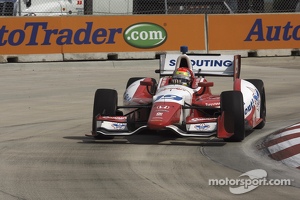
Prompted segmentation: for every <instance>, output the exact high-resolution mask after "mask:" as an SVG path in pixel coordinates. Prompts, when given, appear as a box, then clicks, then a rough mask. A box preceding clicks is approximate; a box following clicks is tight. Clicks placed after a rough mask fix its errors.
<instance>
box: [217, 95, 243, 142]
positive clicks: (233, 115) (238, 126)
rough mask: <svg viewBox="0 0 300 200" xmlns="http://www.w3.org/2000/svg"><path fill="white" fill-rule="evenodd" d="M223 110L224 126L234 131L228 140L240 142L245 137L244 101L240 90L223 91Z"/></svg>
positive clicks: (226, 139) (231, 131)
mask: <svg viewBox="0 0 300 200" xmlns="http://www.w3.org/2000/svg"><path fill="white" fill-rule="evenodd" d="M221 111H222V112H223V111H224V126H225V130H226V131H227V132H229V133H234V134H233V135H232V136H231V137H230V138H224V141H226V142H240V141H242V140H243V139H244V138H245V120H244V101H243V95H242V93H241V92H240V91H225V92H222V93H221Z"/></svg>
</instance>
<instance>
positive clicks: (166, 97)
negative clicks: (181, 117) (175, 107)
mask: <svg viewBox="0 0 300 200" xmlns="http://www.w3.org/2000/svg"><path fill="white" fill-rule="evenodd" d="M158 100H174V101H180V100H182V97H180V96H177V95H173V94H167V95H160V96H158V97H157V98H156V99H155V101H158Z"/></svg>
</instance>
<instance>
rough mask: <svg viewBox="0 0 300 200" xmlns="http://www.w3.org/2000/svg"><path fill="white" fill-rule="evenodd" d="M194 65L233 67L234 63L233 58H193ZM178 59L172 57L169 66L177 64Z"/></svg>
mask: <svg viewBox="0 0 300 200" xmlns="http://www.w3.org/2000/svg"><path fill="white" fill-rule="evenodd" d="M191 64H192V66H193V67H232V66H233V63H232V61H231V60H201V59H199V60H194V59H191ZM175 65H176V60H175V59H171V60H170V63H169V66H175Z"/></svg>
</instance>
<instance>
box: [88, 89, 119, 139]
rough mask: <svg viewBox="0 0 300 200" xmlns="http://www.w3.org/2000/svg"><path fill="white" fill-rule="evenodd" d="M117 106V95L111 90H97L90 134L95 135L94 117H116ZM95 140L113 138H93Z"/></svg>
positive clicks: (100, 136)
mask: <svg viewBox="0 0 300 200" xmlns="http://www.w3.org/2000/svg"><path fill="white" fill-rule="evenodd" d="M117 104H118V93H117V91H116V90H112V89H98V90H96V92H95V97H94V108H93V120H92V121H93V123H92V132H93V133H96V132H97V130H96V116H97V115H98V114H101V115H102V116H116V114H117ZM94 138H95V139H111V138H113V136H104V135H103V136H102V135H99V136H95V137H94Z"/></svg>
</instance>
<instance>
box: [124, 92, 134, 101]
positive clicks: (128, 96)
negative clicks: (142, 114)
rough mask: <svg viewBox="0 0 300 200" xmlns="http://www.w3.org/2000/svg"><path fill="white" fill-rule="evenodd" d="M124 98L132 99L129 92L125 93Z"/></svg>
mask: <svg viewBox="0 0 300 200" xmlns="http://www.w3.org/2000/svg"><path fill="white" fill-rule="evenodd" d="M123 99H124V101H130V100H131V99H132V97H131V96H130V95H129V94H128V93H125V94H124V97H123Z"/></svg>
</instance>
